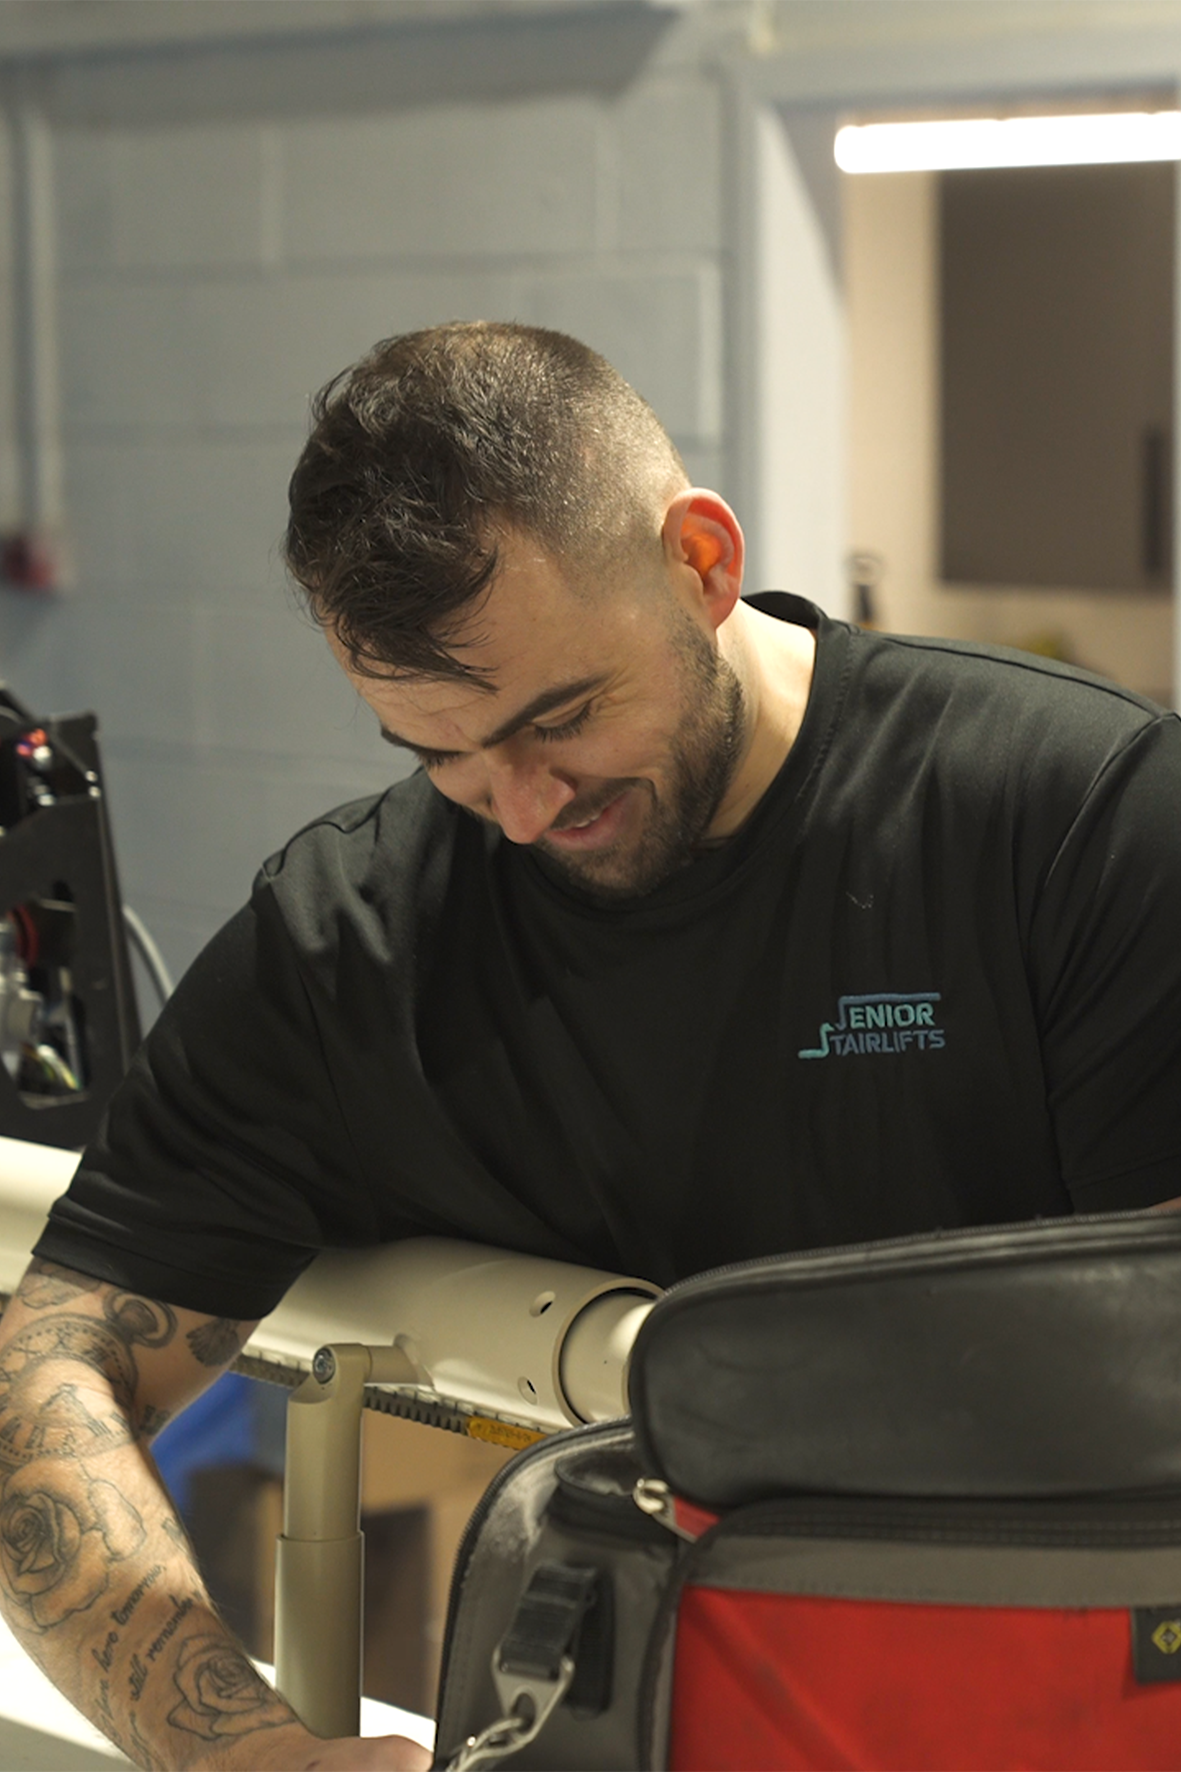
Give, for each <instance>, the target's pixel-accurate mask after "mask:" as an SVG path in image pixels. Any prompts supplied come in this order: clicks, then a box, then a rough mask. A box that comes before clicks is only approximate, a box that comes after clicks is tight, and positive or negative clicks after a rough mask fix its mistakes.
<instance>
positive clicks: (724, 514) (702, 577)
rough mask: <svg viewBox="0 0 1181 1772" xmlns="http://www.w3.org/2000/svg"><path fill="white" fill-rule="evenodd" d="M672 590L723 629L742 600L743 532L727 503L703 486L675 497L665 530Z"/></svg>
mask: <svg viewBox="0 0 1181 1772" xmlns="http://www.w3.org/2000/svg"><path fill="white" fill-rule="evenodd" d="M661 539H662V541H663V543H664V557H665V563H666V565H667V567H668V570H669V574H670V577H671V578H672V581H673V583H674V585H675V586H676V587H677V589H678V590H680V591H681V593H682V595H684V596H687V597H688V598H689V600H690V601H691V602H692V603H695V604H696V606H697V607H698V608H699V609H700V610H701V612H702V613H703V614H704V615H705V616H706V618H707V620H708V621H709V622H710V624H711V625H712V626H713V627H715V628H716V627H720V626H721V624H722V623H723V622H724V621H725V619H726V617H727V616H728V615H729V614H730V612H731V610H732V609H733V608H734V605H735V604H736V603H737V601H738V599H739V597H740V596H741V594H742V568H743V563H744V559H745V553H746V544H745V542H744V540H743V535H742V526H741V524H740V523H739V521H738V518H737V517H736V516H735V515H734V512H733V511H732V510H731V509H730V507H729V505H728V504H727V503H726V501H725V499H724V498H722V497H720V496H719V494H718V493H716V492H710V491H708V490H707V489H706V488H704V487H701V486H691V487H690V488H689V489H688V490H687V491H685V492H678V493H677V496H676V497H675V498H674V499H673V501H672V503H671V504H670V505H669V507H668V510H667V511H666V512H665V516H664V523H663V525H662V527H661Z"/></svg>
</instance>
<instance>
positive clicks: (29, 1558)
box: [0, 1458, 144, 1631]
mask: <svg viewBox="0 0 1181 1772" xmlns="http://www.w3.org/2000/svg"><path fill="white" fill-rule="evenodd" d="M143 1541H144V1523H143V1519H142V1517H141V1515H140V1513H139V1511H138V1509H137V1508H135V1507H133V1506H132V1505H131V1503H130V1502H129V1501H128V1500H127V1499H126V1497H125V1496H123V1495H121V1494H120V1492H119V1490H118V1489H116V1488H115V1486H114V1484H112V1483H107V1482H103V1481H102V1480H101V1479H96V1478H94V1477H92V1476H91V1475H90V1473H89V1472H88V1471H87V1470H86V1469H85V1468H84V1467H82V1466H74V1465H70V1464H66V1463H63V1462H62V1461H61V1460H59V1459H49V1458H40V1459H33V1460H32V1461H31V1462H30V1463H29V1464H26V1465H25V1466H24V1468H23V1469H22V1470H19V1471H17V1472H16V1473H15V1474H14V1475H12V1476H10V1477H9V1479H8V1481H7V1483H6V1484H5V1486H4V1500H3V1503H0V1563H2V1565H3V1569H4V1574H5V1576H6V1578H7V1584H8V1590H9V1593H10V1594H11V1596H12V1598H13V1600H14V1601H15V1602H16V1605H17V1606H18V1607H19V1608H20V1611H21V1614H22V1615H23V1616H18V1618H17V1622H18V1623H20V1624H23V1625H24V1626H25V1628H26V1629H30V1630H34V1631H46V1630H51V1629H52V1628H53V1627H54V1626H55V1625H58V1624H60V1623H61V1622H62V1620H63V1619H64V1618H68V1617H69V1616H70V1615H71V1614H72V1613H75V1612H86V1611H88V1610H89V1609H90V1608H91V1607H92V1606H93V1605H94V1604H95V1603H96V1602H97V1601H98V1600H100V1599H101V1598H102V1596H103V1595H104V1594H105V1593H106V1592H107V1590H108V1588H109V1587H110V1584H111V1576H112V1569H113V1565H115V1564H117V1563H121V1562H123V1561H124V1560H125V1559H126V1558H127V1557H130V1556H133V1555H134V1554H135V1552H136V1551H137V1550H139V1548H140V1546H141V1545H142V1543H143Z"/></svg>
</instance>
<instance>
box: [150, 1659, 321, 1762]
mask: <svg viewBox="0 0 1181 1772" xmlns="http://www.w3.org/2000/svg"><path fill="white" fill-rule="evenodd" d="M173 1680H174V1682H175V1684H176V1686H177V1689H178V1690H179V1692H180V1695H181V1701H180V1703H179V1704H177V1705H174V1706H173V1708H172V1709H171V1710H170V1711H169V1713H168V1721H169V1722H170V1723H171V1724H172V1725H173V1727H174V1728H176V1729H186V1730H188V1731H189V1733H190V1734H193V1735H201V1736H203V1737H204V1739H205V1740H206V1741H217V1740H219V1739H221V1738H223V1737H225V1736H227V1735H248V1734H249V1733H250V1731H251V1730H252V1729H273V1728H276V1727H277V1726H278V1725H279V1724H281V1723H290V1722H292V1721H293V1717H292V1713H291V1711H290V1710H289V1709H288V1708H287V1706H286V1705H285V1704H284V1703H283V1701H282V1699H280V1698H278V1697H277V1696H276V1695H275V1693H273V1692H272V1691H271V1689H270V1687H269V1686H268V1685H267V1684H266V1682H265V1681H264V1680H263V1679H261V1678H260V1676H259V1675H258V1674H256V1673H255V1671H254V1669H253V1668H252V1667H251V1665H250V1663H249V1662H248V1661H247V1659H246V1657H245V1656H244V1655H243V1654H242V1652H241V1651H240V1650H238V1649H235V1648H234V1646H233V1644H232V1643H227V1642H226V1640H225V1638H224V1637H215V1636H202V1637H191V1638H190V1639H189V1641H188V1642H187V1643H186V1644H185V1646H184V1648H183V1649H182V1650H181V1652H180V1655H179V1657H178V1659H177V1664H176V1672H175V1674H174V1675H173Z"/></svg>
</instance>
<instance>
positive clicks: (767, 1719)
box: [669, 1588, 1181, 1772]
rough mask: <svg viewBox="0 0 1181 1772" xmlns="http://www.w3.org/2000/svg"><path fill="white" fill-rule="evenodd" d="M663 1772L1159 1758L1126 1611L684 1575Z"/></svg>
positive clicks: (1082, 1770) (1159, 1727) (887, 1769)
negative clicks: (772, 1586)
mask: <svg viewBox="0 0 1181 1772" xmlns="http://www.w3.org/2000/svg"><path fill="white" fill-rule="evenodd" d="M669 1767H670V1768H671V1772H830V1769H832V1772H838V1769H839V1772H847V1769H848V1768H857V1769H858V1772H1010V1769H1017V1768H1020V1769H1021V1772H1177V1769H1178V1768H1181V1682H1176V1683H1174V1682H1171V1681H1169V1682H1164V1683H1161V1684H1153V1685H1145V1686H1141V1685H1138V1684H1137V1683H1136V1681H1135V1680H1134V1679H1133V1677H1132V1650H1131V1619H1130V1617H1129V1614H1128V1613H1127V1612H1126V1611H1122V1610H1120V1611H1116V1610H1108V1609H1103V1610H1090V1611H1053V1610H1050V1609H1047V1608H1042V1607H1012V1608H1009V1607H985V1606H933V1605H919V1604H911V1603H909V1602H897V1601H885V1600H869V1601H862V1600H834V1599H815V1598H812V1597H797V1596H794V1595H789V1594H767V1593H743V1592H737V1591H732V1590H726V1589H720V1588H687V1589H686V1591H685V1594H684V1597H683V1600H682V1604H681V1609H680V1613H679V1617H678V1623H677V1644H676V1667H675V1678H674V1688H673V1714H672V1734H671V1742H670V1751H669Z"/></svg>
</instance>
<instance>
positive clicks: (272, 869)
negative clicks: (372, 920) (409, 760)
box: [254, 772, 460, 935]
mask: <svg viewBox="0 0 1181 1772" xmlns="http://www.w3.org/2000/svg"><path fill="white" fill-rule="evenodd" d="M459 825H460V820H459V818H458V815H457V813H456V809H455V807H454V806H452V805H451V804H450V803H449V802H448V801H447V800H445V799H444V798H443V797H442V795H440V794H438V793H437V792H436V791H435V790H434V788H432V787H431V785H430V782H429V781H428V780H427V779H426V777H425V776H424V775H422V774H421V773H418V772H416V773H415V774H414V775H412V776H410V777H408V778H407V779H406V780H404V781H399V782H395V783H394V784H393V786H392V787H389V788H387V789H386V790H385V791H384V792H383V793H380V794H370V795H367V796H365V798H363V799H358V800H350V801H348V802H347V803H346V804H344V805H342V806H336V807H333V808H332V809H331V810H330V811H328V812H324V813H322V814H321V815H320V816H319V817H318V818H315V819H312V820H311V822H310V823H308V824H306V825H304V826H303V827H302V829H300V830H298V831H297V832H296V833H295V835H294V836H293V837H291V838H289V839H288V841H287V842H286V843H285V844H284V845H283V847H282V848H281V849H279V850H277V851H276V852H275V854H274V855H272V856H271V857H270V858H269V859H268V860H267V861H266V862H264V864H263V866H262V868H261V869H260V870H259V874H258V877H257V879H256V881H255V890H254V898H255V902H256V904H257V903H258V902H259V900H260V899H263V900H266V899H269V900H271V901H273V902H274V904H276V905H277V907H278V908H279V910H280V913H281V915H282V917H283V920H284V922H285V923H286V924H287V925H288V928H289V930H291V931H292V932H293V933H298V932H299V931H301V930H302V931H303V933H304V934H306V935H311V934H312V932H313V929H315V930H320V931H323V930H326V929H328V928H330V927H331V926H333V925H334V924H335V923H337V922H339V920H340V918H341V915H342V913H344V914H345V915H346V916H362V917H363V916H365V915H376V916H378V917H380V918H381V920H382V921H383V922H384V923H386V924H388V923H389V921H390V919H391V917H397V916H399V915H409V916H413V914H414V913H415V910H416V908H417V906H418V905H419V903H420V901H422V902H424V903H425V902H429V901H430V900H431V899H432V898H435V897H437V895H438V894H439V892H441V890H442V887H443V883H444V881H445V879H446V876H447V874H448V872H449V869H450V865H451V860H452V856H453V852H454V848H455V842H456V837H457V834H458V831H459Z"/></svg>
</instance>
